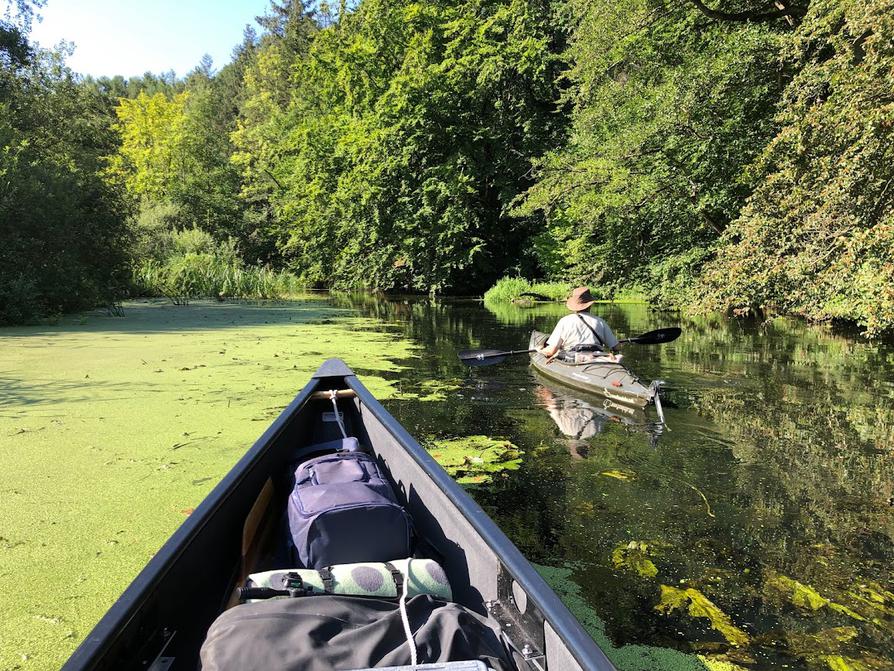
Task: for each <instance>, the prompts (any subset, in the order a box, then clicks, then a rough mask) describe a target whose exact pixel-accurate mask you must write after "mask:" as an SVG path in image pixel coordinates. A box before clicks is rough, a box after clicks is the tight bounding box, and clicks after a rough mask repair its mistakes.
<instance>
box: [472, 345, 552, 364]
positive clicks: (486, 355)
mask: <svg viewBox="0 0 894 671" xmlns="http://www.w3.org/2000/svg"><path fill="white" fill-rule="evenodd" d="M536 351H538V350H537V348H536V347H535V348H534V349H513V350H509V351H508V352H490V351H487V350H485V351H481V352H475V351H474V350H473V351H472V352H469V353H465V352H460V355H459V358H460V359H461V360H463V361H484V360H485V359H492V358H494V357H498V356H513V355H515V354H530V353H531V352H536Z"/></svg>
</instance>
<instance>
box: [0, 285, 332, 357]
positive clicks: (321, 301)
mask: <svg viewBox="0 0 894 671" xmlns="http://www.w3.org/2000/svg"><path fill="white" fill-rule="evenodd" d="M344 316H346V312H345V310H344V309H340V308H337V307H335V306H334V305H333V302H332V300H331V299H330V297H329V296H328V295H324V294H319V295H310V296H308V297H305V298H301V299H298V300H290V301H249V300H227V301H225V302H217V301H208V300H198V301H193V302H191V303H190V304H188V305H174V304H172V303H171V302H170V301H166V300H162V299H142V300H138V301H128V302H127V303H125V304H124V312H123V316H120V317H116V316H111V315H109V314H108V312H107V311H106V310H94V311H91V312H86V313H82V314H80V315H77V316H67V317H64V318H62V319H61V320H60V321H59V322H58V323H55V324H52V325H37V326H20V327H4V328H2V329H0V338H8V337H17V336H18V337H24V336H27V337H29V338H32V339H33V338H35V337H39V336H46V337H56V336H59V335H60V334H68V333H96V334H116V333H127V334H135V333H139V334H143V335H153V334H158V333H172V332H183V331H187V332H188V331H196V330H209V329H226V328H234V329H244V328H252V327H256V326H264V325H284V324H289V323H290V322H291V323H299V324H306V323H327V321H328V320H332V319H336V318H340V317H344ZM0 343H2V340H0ZM30 346H32V347H39V346H41V344H40V343H39V342H37V341H34V342H32V343H31V344H30Z"/></svg>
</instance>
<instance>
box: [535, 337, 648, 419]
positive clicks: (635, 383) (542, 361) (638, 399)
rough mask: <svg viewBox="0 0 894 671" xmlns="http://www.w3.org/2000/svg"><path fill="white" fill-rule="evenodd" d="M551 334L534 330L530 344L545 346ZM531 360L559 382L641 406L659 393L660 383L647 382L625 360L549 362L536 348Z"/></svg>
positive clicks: (556, 360)
mask: <svg viewBox="0 0 894 671" xmlns="http://www.w3.org/2000/svg"><path fill="white" fill-rule="evenodd" d="M547 337H548V334H546V333H541V332H540V331H533V332H532V333H531V340H530V344H529V345H528V347H529V348H530V349H536V348H538V347H542V346H543V345H544V343H545V342H546V339H547ZM531 364H532V365H533V366H534V368H535V369H536V370H537V371H538V372H540V373H541V374H542V375H544V376H546V377H548V378H550V379H552V380H554V381H556V382H561V383H562V384H564V385H567V386H569V387H573V388H575V389H579V390H581V391H586V392H590V393H592V394H598V395H600V396H604V397H605V398H607V399H610V400H612V401H616V402H618V403H622V404H625V405H629V406H634V407H637V408H645V407H646V406H647V405H650V404H652V403H654V402H655V399H656V397H657V395H658V385H657V384H649V385H647V384H644V383H643V382H642V381H641V380H640V379H639V378H638V377H637V376H636V375H634V374H633V373H631V372H630V371H629V370H628V369H627V368H625V367H624V365H623V364H621V363H612V362H606V363H567V362H565V361H561V360H559V359H553V360H552V361H550V362H549V363H547V361H546V357H544V356H543V355H542V354H541V353H540V352H532V353H531Z"/></svg>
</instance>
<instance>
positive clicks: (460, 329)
mask: <svg viewBox="0 0 894 671" xmlns="http://www.w3.org/2000/svg"><path fill="white" fill-rule="evenodd" d="M355 304H356V305H359V306H360V307H361V309H364V310H366V311H367V312H368V313H369V314H374V315H376V316H377V317H378V318H380V319H383V320H385V321H387V322H389V323H393V324H395V325H396V326H395V328H398V329H401V330H402V332H403V333H405V334H406V335H408V336H409V337H411V338H412V339H413V340H415V341H417V342H418V343H420V344H421V345H422V347H423V349H422V357H421V359H416V360H414V361H413V362H412V363H410V364H409V365H408V367H407V368H406V369H404V371H403V372H402V373H401V374H400V384H401V389H402V390H403V391H404V392H413V391H417V392H419V393H420V394H424V393H425V387H424V385H426V384H428V383H429V382H430V381H432V380H437V381H439V382H440V383H441V384H444V385H452V387H451V389H452V391H450V392H449V393H446V394H444V398H443V400H441V401H440V402H438V403H428V402H419V401H414V400H413V399H399V398H398V399H392V400H391V401H388V402H387V404H386V405H387V406H388V407H389V409H390V410H391V411H392V412H393V413H394V414H395V415H396V416H397V418H398V419H399V420H400V421H401V422H403V423H404V425H405V426H406V427H407V428H408V429H409V430H410V432H411V433H413V434H414V435H416V436H418V437H419V438H420V439H423V440H428V441H432V440H435V439H448V438H456V437H462V436H474V435H485V436H488V437H490V438H495V439H506V440H508V441H510V442H512V443H513V444H514V445H516V446H517V447H518V448H519V450H520V451H521V452H522V454H523V458H522V460H521V464H520V466H519V467H518V468H517V469H516V470H507V471H506V472H505V473H503V474H502V477H498V478H492V479H491V481H490V482H488V483H486V484H482V485H475V484H472V485H470V486H469V489H470V491H471V492H472V493H473V495H474V496H475V498H476V499H477V500H478V502H479V503H481V504H482V505H483V506H484V507H485V509H486V510H487V511H488V512H489V513H490V514H491V515H492V516H493V517H494V519H495V520H496V521H497V522H498V524H499V525H500V526H501V527H502V528H503V529H504V530H505V531H506V532H507V533H508V534H509V536H510V537H511V538H512V540H513V541H514V542H515V543H516V544H517V545H518V546H519V547H520V548H521V550H522V552H523V553H524V554H525V555H526V556H527V557H528V558H529V559H531V560H532V561H534V562H536V563H537V564H538V565H542V566H545V567H554V568H556V569H560V570H558V571H549V570H546V571H545V575H546V577H547V578H548V579H551V581H552V582H553V584H554V587H556V588H557V589H559V591H560V592H561V593H562V594H563V597H564V598H565V599H566V601H568V602H569V605H572V606H573V607H574V609H575V610H576V612H577V614H578V616H579V617H580V618H581V619H582V620H584V621H586V622H589V623H590V630H591V633H593V634H594V636H595V637H596V638H597V640H599V642H600V643H601V644H602V645H603V646H606V645H608V646H610V648H611V649H610V656H611V657H612V658H613V659H614V661H615V662H616V664H618V665H619V667H621V668H623V669H637V668H651V669H656V668H680V667H681V666H684V664H683V662H682V661H681V660H680V659H679V658H674V657H673V656H672V655H671V656H668V655H665V656H663V657H662V656H661V655H659V656H657V657H656V656H655V653H654V651H653V650H649V649H644V648H643V647H642V646H657V647H661V648H669V649H676V650H679V651H685V652H688V653H697V654H699V655H700V656H701V657H700V658H699V659H700V661H702V662H703V663H707V664H709V665H710V664H711V663H713V664H714V665H715V666H716V668H736V666H741V667H743V668H748V669H776V668H791V669H833V670H836V671H837V670H840V669H854V670H857V669H892V668H894V635H892V634H894V593H892V592H894V582H892V572H891V569H892V562H894V497H892V496H894V358H892V356H891V354H892V352H891V348H890V347H889V346H884V345H879V344H871V343H866V342H863V341H860V340H859V339H857V338H855V337H853V335H850V336H848V335H846V334H835V333H833V332H832V331H831V330H830V329H828V328H823V327H816V326H809V325H805V324H803V323H800V322H796V321H791V320H784V319H778V320H774V321H771V322H768V323H764V324H758V323H753V322H752V323H746V322H739V321H731V320H726V319H722V318H713V319H681V318H680V317H679V316H678V315H675V314H671V313H661V312H655V311H652V310H650V309H648V308H647V307H646V306H643V305H601V306H600V305H597V306H595V307H594V308H593V311H594V312H595V313H597V314H600V315H602V316H603V317H604V318H606V319H607V320H608V321H609V323H610V324H612V326H613V327H614V329H615V331H616V332H618V333H619V334H623V335H626V336H629V335H636V334H638V333H642V332H645V331H648V330H651V329H654V328H659V327H662V326H672V325H680V326H682V327H683V335H682V337H681V338H680V339H679V340H677V341H676V342H674V343H671V344H667V345H664V346H648V347H646V346H644V347H636V346H628V347H627V348H626V349H625V363H626V364H627V365H628V367H629V368H631V369H632V370H633V371H635V372H636V373H637V374H638V375H640V376H641V377H643V378H645V379H647V380H652V379H660V380H664V382H665V387H664V394H663V397H664V398H665V404H664V405H665V408H664V409H665V414H666V422H667V426H666V428H663V427H661V426H660V425H659V424H658V423H657V421H656V420H657V418H656V416H655V415H654V411H652V412H651V413H650V414H648V415H646V416H645V417H642V418H639V417H634V418H630V417H629V416H627V415H626V414H624V413H618V412H612V411H611V408H609V409H605V408H604V407H603V406H604V402H603V401H602V400H601V399H599V398H596V397H588V396H586V395H585V394H580V393H578V392H574V391H571V390H566V389H563V388H562V387H560V386H559V385H557V384H554V383H550V382H548V381H547V380H545V379H542V378H540V377H539V376H538V375H537V374H536V373H535V372H534V371H533V369H532V368H531V367H530V366H529V365H528V363H527V360H526V357H516V358H515V359H514V360H511V359H510V360H506V361H505V362H503V363H501V364H499V365H495V366H491V367H481V368H472V369H469V368H465V367H464V366H462V365H461V364H460V363H459V362H458V361H457V357H456V351H458V350H461V349H469V348H478V347H488V348H500V349H524V348H525V347H526V346H527V342H528V336H529V334H530V331H531V329H532V328H537V329H538V330H541V331H548V330H550V329H551V328H552V326H553V325H554V323H555V321H556V320H557V319H558V317H560V316H562V315H563V314H565V310H564V307H563V306H561V305H545V306H541V307H527V308H525V307H515V306H506V305H504V306H492V307H491V309H487V308H485V307H482V305H481V303H479V302H471V301H468V302H466V301H454V302H439V303H432V302H427V301H407V302H402V301H387V302H381V301H378V302H369V301H368V300H359V301H357V302H356V303H355ZM586 609H589V610H590V612H589V613H587V612H586ZM723 664H729V665H730V666H727V667H723Z"/></svg>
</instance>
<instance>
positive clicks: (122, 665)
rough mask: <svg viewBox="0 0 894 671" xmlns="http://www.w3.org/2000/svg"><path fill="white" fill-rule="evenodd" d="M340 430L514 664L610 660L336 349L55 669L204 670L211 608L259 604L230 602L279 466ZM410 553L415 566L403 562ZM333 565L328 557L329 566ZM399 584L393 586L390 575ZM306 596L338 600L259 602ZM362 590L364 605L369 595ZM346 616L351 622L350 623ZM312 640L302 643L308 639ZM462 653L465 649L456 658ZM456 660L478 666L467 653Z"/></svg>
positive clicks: (257, 543)
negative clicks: (379, 475) (389, 489)
mask: <svg viewBox="0 0 894 671" xmlns="http://www.w3.org/2000/svg"><path fill="white" fill-rule="evenodd" d="M333 406H335V408H333ZM339 430H341V435H347V434H350V435H352V436H356V437H357V438H358V439H359V441H360V444H361V445H362V446H363V451H364V452H365V453H367V454H368V455H369V457H366V456H365V455H364V458H370V459H372V460H374V461H375V462H377V463H378V464H379V466H380V468H381V469H382V471H383V473H385V475H386V477H387V479H389V480H390V481H391V482H392V483H393V485H394V487H393V489H394V493H395V497H396V500H397V503H398V504H399V505H400V506H402V508H403V509H404V510H405V513H406V514H408V515H409V517H410V518H411V519H412V526H413V531H414V534H415V537H416V538H417V539H419V542H418V543H417V545H416V548H417V549H416V554H414V555H413V556H414V557H416V556H419V555H420V553H421V556H422V557H423V559H421V560H420V561H430V560H428V559H424V557H435V558H437V561H438V562H440V566H441V568H442V569H443V574H446V578H447V579H448V580H449V584H450V586H451V588H452V601H453V602H454V603H453V604H451V606H452V607H455V608H462V609H465V610H464V612H471V613H472V614H473V615H474V617H476V618H479V619H481V620H482V621H486V623H487V624H488V626H490V627H492V628H493V629H494V630H495V631H498V632H499V633H500V639H501V640H503V641H504V642H505V644H506V647H507V648H508V649H509V651H511V653H512V656H511V657H510V659H513V660H514V662H513V663H514V664H515V665H516V666H517V668H518V669H519V670H520V671H546V670H552V671H559V670H568V671H584V670H588V671H589V670H595V671H612V670H613V669H614V666H612V664H611V662H610V661H609V660H608V658H607V657H606V656H605V654H604V653H603V652H602V650H601V649H600V648H599V647H598V646H597V645H596V643H595V642H594V641H593V639H592V638H591V637H590V636H589V635H588V634H587V632H586V631H585V630H584V629H583V627H582V626H581V624H580V623H579V622H578V621H577V620H576V619H575V618H574V616H573V615H572V614H571V613H570V612H569V611H568V609H567V608H566V607H565V605H564V604H563V603H562V602H561V600H560V599H559V598H558V596H557V595H556V593H555V592H554V591H553V590H552V589H551V588H550V587H549V586H548V585H547V583H546V582H545V581H544V580H543V579H542V578H541V577H540V575H539V574H538V573H537V571H536V570H535V569H534V567H533V566H532V565H531V564H530V563H529V562H528V561H527V560H526V559H525V558H524V557H523V556H522V555H521V553H520V552H519V550H518V549H517V548H516V547H515V546H514V545H513V544H512V542H511V541H510V540H509V539H508V538H507V537H506V536H505V535H504V534H503V532H502V531H501V530H500V529H499V528H498V527H497V526H496V524H495V523H494V522H493V520H491V519H490V518H489V517H488V516H487V514H486V513H485V512H484V511H483V510H482V509H481V508H480V507H479V506H478V505H477V504H476V503H475V502H474V501H473V500H472V499H471V498H470V497H469V495H468V494H466V492H465V491H464V490H463V489H462V488H461V487H460V486H459V485H458V484H457V483H456V482H455V481H454V480H453V479H452V478H451V477H450V476H449V475H448V474H447V472H446V471H445V470H444V469H443V468H441V466H440V465H438V463H437V462H436V461H435V460H434V459H433V458H432V457H431V456H430V455H429V453H428V452H427V451H426V450H425V449H424V448H422V447H421V446H420V445H419V443H417V442H416V441H415V440H414V439H413V438H412V437H411V436H410V435H409V433H407V431H406V430H405V429H404V428H403V427H402V426H401V425H400V424H399V423H398V422H397V421H396V420H395V419H394V417H392V416H391V415H390V414H389V413H388V412H387V411H386V410H385V409H384V407H383V406H382V405H381V404H380V403H379V402H378V401H377V400H376V399H375V398H374V397H373V396H372V394H371V393H370V392H369V391H368V390H367V389H366V387H364V386H363V384H362V383H361V382H360V381H359V380H358V379H357V377H356V376H355V374H354V373H353V371H351V369H350V368H348V366H347V365H346V364H345V363H344V362H343V361H341V360H339V359H330V360H328V361H326V362H325V363H323V365H322V366H320V368H319V370H317V372H316V373H315V374H314V375H313V376H312V378H311V380H310V381H309V382H308V383H307V385H306V386H305V387H304V388H303V389H302V390H301V391H300V392H299V393H298V395H297V396H296V397H295V399H294V400H293V401H292V402H291V403H290V404H289V406H288V407H287V408H286V409H285V410H284V411H283V412H282V414H281V415H280V416H279V417H278V418H277V419H276V420H275V421H274V422H273V424H272V425H271V426H270V427H269V428H268V429H267V430H266V431H265V432H264V434H263V435H262V436H261V437H260V438H259V439H258V440H257V442H255V444H254V445H253V446H252V447H251V448H250V449H249V450H248V451H247V452H246V454H245V455H244V456H243V457H242V458H241V459H240V460H239V462H238V463H237V464H236V465H235V466H234V467H233V469H232V470H231V471H230V472H229V473H228V474H227V475H226V476H225V477H224V478H223V480H222V481H221V482H220V483H219V484H218V485H217V486H216V487H215V488H214V489H213V490H212V491H211V493H210V494H209V495H208V496H207V498H206V499H205V500H204V501H203V502H202V503H201V504H200V505H199V506H198V507H197V508H196V509H195V510H194V512H193V513H192V514H191V515H190V516H189V517H188V518H187V520H186V521H185V522H184V523H183V524H182V525H181V526H180V528H179V529H177V531H175V532H174V534H173V535H172V536H171V538H170V539H169V540H168V541H167V542H166V543H165V544H164V545H163V546H162V548H161V549H160V550H159V551H158V553H157V554H156V555H155V556H154V557H153V558H152V559H151V560H150V561H149V563H148V564H147V565H146V567H145V568H144V569H143V570H142V572H141V573H140V574H139V575H138V576H137V577H136V579H135V580H134V581H133V583H132V584H131V585H130V586H129V587H128V588H127V589H126V590H125V592H124V593H123V594H122V595H121V597H120V598H119V599H118V600H117V601H116V602H115V603H114V604H113V605H112V606H111V608H110V609H109V611H108V612H107V613H106V614H105V615H104V616H103V618H102V619H101V620H100V622H99V623H98V624H97V625H96V627H95V628H94V629H93V631H92V632H91V633H90V634H89V635H88V636H87V638H86V639H85V640H84V641H83V642H82V643H81V645H80V646H79V647H78V648H77V650H75V652H74V654H73V655H72V656H71V658H70V659H69V660H68V661H67V662H66V664H65V666H64V667H63V669H65V670H66V671H75V670H78V671H80V670H87V669H91V670H98V669H109V670H111V669H124V670H127V669H146V670H148V671H168V670H174V669H189V670H190V671H193V670H195V669H197V668H199V658H200V649H202V646H203V642H205V641H206V636H207V637H208V638H209V639H210V638H211V636H210V634H209V633H208V632H209V628H211V627H212V623H214V624H215V625H216V624H217V623H216V622H215V621H216V620H218V618H219V617H220V619H221V620H222V619H224V617H226V616H227V615H228V614H230V613H233V612H236V611H238V610H239V609H247V608H250V607H256V606H258V603H256V602H255V603H245V604H244V605H235V604H234V601H233V600H234V598H235V596H234V595H239V594H242V593H244V592H243V591H240V585H242V584H244V583H243V581H244V578H245V575H246V573H247V572H249V571H251V570H252V567H253V566H257V565H258V563H259V562H260V559H258V558H259V557H261V556H263V555H264V552H265V548H266V547H268V545H269V544H270V542H271V541H270V540H269V538H270V537H275V536H276V535H277V534H281V533H284V532H283V530H282V525H281V520H282V518H283V513H282V508H283V506H284V505H285V504H284V501H285V500H286V499H287V498H288V496H289V493H288V492H287V491H276V485H271V483H277V482H281V481H282V480H283V477H282V474H283V473H288V472H290V469H294V467H295V463H296V460H297V461H301V460H302V459H306V458H307V452H308V451H309V450H312V449H313V447H311V446H314V447H316V446H318V445H319V444H320V443H321V441H323V442H324V443H325V444H328V443H326V441H332V440H333V439H334V438H340V437H341V436H340V435H339ZM345 431H347V434H346V433H345ZM337 454H339V455H342V454H343V453H341V452H339V453H337ZM305 463H308V464H309V463H311V462H310V461H307V462H305ZM302 468H303V466H302ZM299 470H300V469H299ZM280 504H282V505H280ZM287 532H288V530H286V533H287ZM265 544H267V545H265ZM429 553H430V554H429ZM404 561H405V562H406V564H405V565H406V567H407V571H408V572H407V574H406V575H407V576H409V575H410V573H409V566H410V564H409V562H410V561H411V560H410V559H407V560H404ZM412 561H413V562H416V561H417V560H416V559H415V558H414V559H412ZM394 563H395V564H397V562H396V561H395V562H394ZM389 566H390V567H391V570H392V573H393V571H394V569H393V566H391V565H390V564H389ZM336 568H337V567H332V566H330V567H329V569H331V570H332V572H335V570H336ZM329 569H327V570H329ZM288 570H291V569H288ZM321 574H322V572H321ZM294 575H295V574H294V573H289V574H288V576H292V577H294ZM329 579H330V580H331V575H330V577H329ZM408 581H409V578H408ZM299 582H300V580H299ZM330 584H331V583H330ZM394 584H395V587H396V586H397V584H398V583H397V579H395V583H394ZM280 593H281V592H280ZM327 593H328V590H327ZM290 595H291V596H296V594H292V593H290ZM404 596H406V588H405V590H404ZM355 598H357V599H360V597H355ZM417 598H419V597H417ZM306 599H317V600H320V599H332V600H333V601H334V600H335V599H336V597H335V596H332V597H330V596H309V597H306V596H304V595H301V598H295V599H290V598H287V597H280V598H278V599H270V600H269V601H267V602H264V603H270V604H279V605H277V608H279V607H280V606H281V605H282V604H286V605H288V604H289V602H296V603H297V602H301V601H302V600H306ZM360 601H361V602H362V603H363V604H364V607H367V606H368V604H375V603H376V602H375V600H372V601H371V600H370V599H366V600H365V601H363V600H362V599H360ZM236 603H239V601H236ZM264 603H262V604H261V605H262V606H263V605H264ZM318 603H319V602H318ZM410 603H412V602H408V605H409V604H410ZM369 608H373V606H372V605H369V606H368V608H367V610H368V609H369ZM358 609H359V608H358ZM225 611H226V612H225ZM402 616H406V613H405V612H403V613H402ZM348 619H350V615H349V616H348ZM256 625H257V620H256V622H255V626H256ZM347 626H348V627H349V628H350V626H351V624H350V622H348V623H347ZM290 635H291V637H292V638H290V645H294V640H295V639H294V636H295V632H294V631H291V632H290ZM496 640H499V639H496ZM410 643H412V641H410ZM307 647H308V648H309V649H310V647H311V643H310V642H308V643H307ZM320 650H322V651H323V652H325V646H324V647H323V648H322V649H314V650H312V651H311V654H314V655H316V654H317V652H319V651H320ZM414 654H415V653H414ZM203 655H204V652H203ZM203 659H204V657H203ZM440 661H443V660H440ZM448 661H449V662H453V661H454V660H452V659H451V660H448ZM461 662H465V660H457V664H460V663H461ZM475 663H476V664H481V662H475ZM254 668H262V667H254ZM314 668H322V667H317V666H314ZM333 668H340V667H337V666H335V667H333ZM346 668H356V667H352V666H349V667H346ZM405 668H407V669H409V668H410V667H405ZM421 668H427V667H425V666H424V665H423V666H422V667H421ZM438 668H442V667H441V666H438ZM445 668H446V667H445ZM455 668H472V667H467V666H466V665H465V664H461V666H457V667H455ZM474 668H479V667H474ZM481 668H484V667H483V665H481Z"/></svg>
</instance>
